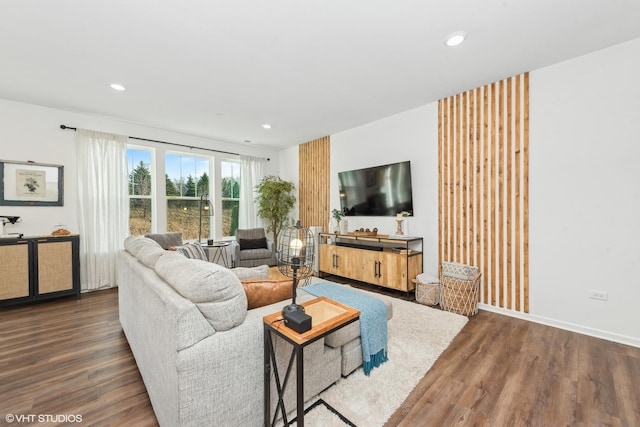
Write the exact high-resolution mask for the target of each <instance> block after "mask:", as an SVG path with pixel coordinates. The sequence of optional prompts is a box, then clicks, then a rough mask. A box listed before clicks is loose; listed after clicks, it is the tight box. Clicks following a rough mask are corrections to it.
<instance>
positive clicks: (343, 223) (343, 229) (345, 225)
mask: <svg viewBox="0 0 640 427" xmlns="http://www.w3.org/2000/svg"><path fill="white" fill-rule="evenodd" d="M348 232H349V221H347V220H346V219H342V220H340V234H347V233H348Z"/></svg>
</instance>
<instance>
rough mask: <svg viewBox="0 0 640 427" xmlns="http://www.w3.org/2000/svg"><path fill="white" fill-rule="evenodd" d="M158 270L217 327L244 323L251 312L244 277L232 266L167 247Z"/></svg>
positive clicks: (228, 326)
mask: <svg viewBox="0 0 640 427" xmlns="http://www.w3.org/2000/svg"><path fill="white" fill-rule="evenodd" d="M155 271H156V273H157V274H158V275H159V276H160V277H162V278H163V279H164V280H165V281H166V282H167V283H168V284H169V285H171V286H172V287H173V288H174V289H175V290H176V291H177V292H178V293H179V294H180V295H182V296H183V297H184V298H186V299H188V300H190V301H192V302H193V303H194V304H195V305H196V306H197V307H198V309H199V310H200V312H201V313H202V315H203V316H204V317H205V318H206V319H207V320H208V321H209V323H211V325H212V326H213V327H214V328H215V329H216V330H217V331H226V330H229V329H231V328H233V327H235V326H238V325H240V324H241V323H242V322H243V321H244V319H245V317H246V315H247V297H246V295H245V292H244V288H243V287H242V284H241V283H240V280H239V279H238V278H237V277H236V275H235V274H233V273H232V272H231V271H230V270H229V269H227V268H224V267H222V266H220V265H218V264H215V263H211V262H207V261H202V260H198V259H189V258H185V257H184V256H183V255H182V254H180V253H177V252H172V251H167V252H165V254H163V255H162V256H161V257H160V259H159V260H158V262H157V263H156V266H155Z"/></svg>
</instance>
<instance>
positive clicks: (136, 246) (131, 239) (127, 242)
mask: <svg viewBox="0 0 640 427" xmlns="http://www.w3.org/2000/svg"><path fill="white" fill-rule="evenodd" d="M145 246H155V247H158V248H160V249H162V248H161V247H160V245H159V244H158V243H157V242H155V241H153V240H151V239H147V238H145V237H142V236H128V237H127V238H126V239H124V248H125V249H126V251H127V252H129V253H130V254H131V255H133V256H134V257H136V258H137V257H138V252H140V249H142V248H143V247H145Z"/></svg>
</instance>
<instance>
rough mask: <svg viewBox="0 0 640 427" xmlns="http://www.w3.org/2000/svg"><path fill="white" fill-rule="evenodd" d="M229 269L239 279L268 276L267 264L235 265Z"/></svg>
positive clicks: (265, 277)
mask: <svg viewBox="0 0 640 427" xmlns="http://www.w3.org/2000/svg"><path fill="white" fill-rule="evenodd" d="M231 271H233V273H234V274H235V275H236V276H238V279H240V280H247V279H268V278H269V266H268V265H266V264H264V265H259V266H257V267H236V268H232V269H231Z"/></svg>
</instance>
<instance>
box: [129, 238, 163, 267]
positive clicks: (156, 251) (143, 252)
mask: <svg viewBox="0 0 640 427" xmlns="http://www.w3.org/2000/svg"><path fill="white" fill-rule="evenodd" d="M154 243H155V242H154ZM165 252H166V251H165V250H164V249H162V248H161V247H160V246H158V245H145V246H143V247H142V248H141V249H140V251H138V256H137V257H136V258H138V260H139V261H140V262H141V263H143V264H144V265H146V266H147V267H149V268H154V267H155V266H156V263H157V262H158V259H160V257H161V256H162V255H163V254H164V253H165Z"/></svg>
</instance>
